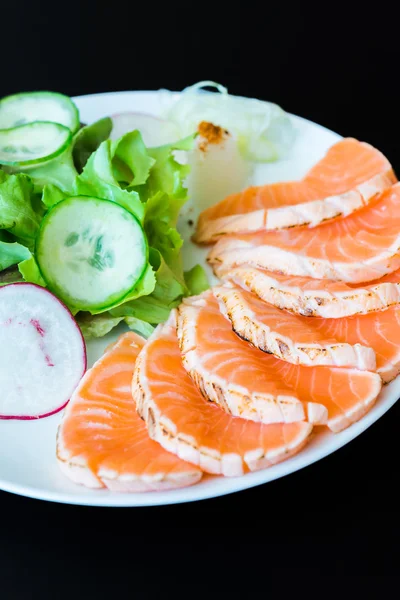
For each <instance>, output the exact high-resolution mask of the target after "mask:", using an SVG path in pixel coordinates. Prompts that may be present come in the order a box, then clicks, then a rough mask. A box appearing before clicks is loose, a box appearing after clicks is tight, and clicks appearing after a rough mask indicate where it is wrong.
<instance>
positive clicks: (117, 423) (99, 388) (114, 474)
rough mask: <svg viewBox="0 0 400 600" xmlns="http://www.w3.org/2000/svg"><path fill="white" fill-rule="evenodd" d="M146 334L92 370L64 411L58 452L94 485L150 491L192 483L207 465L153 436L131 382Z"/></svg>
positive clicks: (71, 470) (70, 470) (77, 477)
mask: <svg viewBox="0 0 400 600" xmlns="http://www.w3.org/2000/svg"><path fill="white" fill-rule="evenodd" d="M144 343H145V340H143V339H142V338H141V337H139V336H138V335H136V334H134V333H127V334H125V335H123V336H121V337H120V338H119V340H118V342H117V343H116V344H115V345H114V346H113V347H112V348H111V349H110V350H109V351H108V352H106V354H105V355H104V356H102V357H101V358H100V360H98V361H97V362H96V364H95V365H94V366H93V367H92V368H91V369H90V370H89V371H88V372H87V373H86V375H85V376H84V378H83V379H82V381H81V383H80V384H79V386H78V388H77V389H76V391H75V393H74V395H73V396H72V398H71V400H70V402H69V404H68V406H67V408H66V410H65V413H64V416H63V420H62V422H61V425H60V427H59V430H58V436H57V458H58V462H59V465H60V467H61V468H62V470H63V471H64V473H65V474H66V475H67V476H68V477H70V479H72V480H73V481H75V482H76V483H81V484H84V485H86V486H88V487H93V488H102V487H106V488H108V489H110V490H112V491H117V492H147V491H153V490H168V489H172V488H178V487H183V486H187V485H192V484H193V483H196V482H197V481H199V480H200V479H201V476H202V473H201V471H200V470H199V469H198V468H197V467H196V466H194V465H191V464H189V463H186V462H184V461H182V460H180V459H179V458H177V457H176V456H174V455H173V454H170V453H169V452H166V451H165V450H164V449H163V448H162V447H161V446H160V445H159V444H157V443H156V442H154V441H153V440H151V439H150V438H149V436H148V433H147V428H146V425H145V423H144V422H143V421H142V420H141V418H140V417H139V415H138V414H137V412H136V407H135V402H134V400H133V398H132V393H131V384H132V375H133V369H134V366H135V361H136V358H137V355H138V354H139V352H140V350H141V349H142V348H143V345H144Z"/></svg>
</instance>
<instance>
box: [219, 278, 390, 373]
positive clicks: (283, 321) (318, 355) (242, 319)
mask: <svg viewBox="0 0 400 600" xmlns="http://www.w3.org/2000/svg"><path fill="white" fill-rule="evenodd" d="M213 293H214V296H215V297H216V298H217V299H218V300H219V301H220V309H221V312H222V313H223V314H224V315H225V316H226V317H227V318H228V319H229V321H230V322H231V325H232V329H233V330H234V331H235V333H236V334H237V335H238V336H239V337H241V338H242V339H244V340H246V341H248V342H251V343H252V344H253V345H254V346H255V347H256V348H259V349H260V350H262V351H263V352H268V353H269V354H273V355H274V356H276V357H277V358H280V359H282V360H286V361H287V362H290V363H293V364H295V365H305V366H311V367H316V366H318V365H320V366H323V365H325V366H336V367H354V368H356V369H360V370H366V371H375V369H376V359H375V352H374V351H373V349H372V348H371V347H368V345H366V346H363V345H362V344H360V343H358V342H359V340H358V339H357V333H358V331H357V330H356V331H355V332H354V333H353V335H352V332H351V331H349V328H350V327H352V326H353V327H356V328H357V326H358V325H359V321H360V320H361V319H360V317H358V318H356V319H355V320H354V319H353V320H352V319H351V318H348V319H330V320H327V319H309V318H307V317H301V316H298V315H294V314H292V313H290V312H287V311H283V310H280V309H279V308H276V307H275V306H273V305H272V304H267V303H266V302H264V301H263V300H260V299H259V298H257V296H255V295H254V294H252V293H250V292H246V291H245V290H242V289H239V288H234V287H227V286H218V287H215V288H214V290H213ZM375 321H378V323H375V324H378V325H379V319H375ZM370 324H371V325H372V323H371V321H370ZM366 333H367V334H368V331H367V332H366ZM371 333H373V332H372V331H371ZM399 334H400V329H399ZM375 335H376V334H375ZM367 337H368V336H367ZM370 337H372V336H370ZM350 339H351V341H350ZM369 345H370V344H369Z"/></svg>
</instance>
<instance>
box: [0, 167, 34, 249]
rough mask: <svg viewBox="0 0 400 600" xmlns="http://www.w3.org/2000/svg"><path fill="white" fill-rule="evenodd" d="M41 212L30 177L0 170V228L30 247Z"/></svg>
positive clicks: (32, 244)
mask: <svg viewBox="0 0 400 600" xmlns="http://www.w3.org/2000/svg"><path fill="white" fill-rule="evenodd" d="M42 214H43V212H42V209H41V207H40V204H38V203H37V201H36V198H35V197H34V186H33V183H32V181H31V179H30V177H28V176H27V175H24V174H18V175H8V174H7V173H4V171H0V229H5V230H7V231H8V232H10V233H12V234H13V235H14V236H15V238H16V241H18V242H20V243H22V244H24V245H26V246H27V247H28V248H32V247H33V246H34V242H35V237H36V234H37V232H38V231H39V225H40V221H41V218H42Z"/></svg>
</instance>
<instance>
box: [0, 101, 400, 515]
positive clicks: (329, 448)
mask: <svg viewBox="0 0 400 600" xmlns="http://www.w3.org/2000/svg"><path fill="white" fill-rule="evenodd" d="M158 92H159V90H122V91H111V92H99V93H92V94H83V95H79V96H73V97H72V100H74V101H80V100H84V99H85V100H89V101H90V100H94V101H95V100H96V99H97V98H100V97H106V96H132V95H138V96H140V95H145V94H151V95H154V94H157V93H158ZM173 93H176V94H179V92H174V91H173ZM288 114H289V115H290V117H291V118H294V120H295V122H296V121H297V122H302V123H304V124H306V125H312V126H313V127H317V128H319V129H321V130H323V131H325V132H328V133H329V134H333V135H335V136H339V137H342V136H340V134H338V133H336V132H335V131H332V130H331V129H329V128H327V127H325V126H324V125H320V124H319V123H315V122H313V121H310V120H309V119H306V118H304V117H301V116H299V115H295V114H293V113H288ZM389 385H390V384H389ZM397 387H399V386H397ZM383 389H384V388H383ZM386 389H387V388H386ZM399 392H400V390H399ZM399 395H400V393H396V392H393V397H390V398H388V399H387V400H386V401H385V402H384V403H379V402H378V403H377V404H375V405H374V406H373V407H372V409H371V410H370V411H369V412H368V413H367V414H366V415H365V416H364V417H363V418H362V419H361V420H360V421H357V422H356V423H354V424H353V425H351V426H350V427H348V428H347V429H345V430H344V431H342V432H340V433H338V434H335V435H334V437H332V438H331V439H330V443H329V442H328V443H322V445H321V447H319V448H316V449H314V451H313V453H312V455H311V456H308V455H307V454H305V455H304V453H302V452H300V453H299V454H297V455H295V456H294V457H292V458H291V459H290V460H289V461H286V462H282V463H279V464H278V465H275V466H273V467H269V468H268V469H263V470H260V471H255V472H252V473H247V474H246V475H242V476H240V477H225V478H222V477H218V480H219V481H221V482H222V483H221V484H220V486H221V488H222V489H217V490H214V486H212V485H210V486H205V487H199V486H197V485H193V486H190V487H188V488H183V489H177V490H170V491H165V492H152V493H150V492H149V493H145V494H143V493H142V494H139V493H134V494H132V493H115V492H110V491H108V490H104V489H99V490H91V489H88V488H85V487H83V486H80V485H78V484H75V485H76V488H77V493H76V494H75V493H71V492H68V491H65V492H64V491H56V490H55V491H51V490H42V489H40V488H38V489H37V488H34V487H33V486H31V485H23V484H20V483H14V482H10V481H8V480H6V479H4V478H2V477H0V491H4V492H8V493H11V494H16V495H20V496H24V497H27V498H32V499H36V500H44V501H46V502H56V503H60V504H69V505H76V506H96V507H97V506H98V507H104V508H106V507H109V508H113V507H121V508H122V507H126V508H128V507H131V508H133V507H137V508H139V507H150V506H163V505H173V504H182V503H186V502H195V501H201V500H206V499H211V498H217V497H220V496H226V495H229V494H233V493H235V492H239V491H244V490H246V489H250V488H253V487H256V486H259V485H263V484H266V483H269V482H271V481H275V480H276V479H281V478H282V477H286V476H287V475H290V474H291V473H295V472H297V471H300V470H302V469H304V468H306V467H308V466H310V465H312V464H314V463H316V462H318V461H320V460H323V459H324V458H326V457H327V456H329V455H331V454H333V453H335V452H336V451H337V450H340V448H342V447H343V446H345V445H347V444H348V443H350V442H352V441H353V440H355V439H356V438H357V437H358V436H359V435H360V434H361V433H363V432H364V431H365V430H366V429H368V428H369V427H371V426H372V425H373V424H374V423H376V422H377V421H378V420H379V419H380V418H381V417H382V416H383V415H384V414H385V413H386V412H388V411H389V410H390V409H391V408H392V407H393V406H394V405H395V404H396V402H397V401H398V400H399ZM50 418H51V417H50ZM333 441H334V443H333ZM311 443H312V442H311ZM308 447H310V446H308ZM275 467H279V470H278V472H277V473H276V474H275V471H276V469H275ZM223 484H225V485H223Z"/></svg>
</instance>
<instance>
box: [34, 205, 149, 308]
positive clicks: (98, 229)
mask: <svg viewBox="0 0 400 600" xmlns="http://www.w3.org/2000/svg"><path fill="white" fill-rule="evenodd" d="M36 259H37V262H38V264H39V268H40V270H41V273H42V275H43V277H44V279H45V281H46V283H47V285H48V287H49V289H50V290H52V291H53V292H55V294H56V295H57V296H59V297H60V298H61V299H63V300H64V301H65V302H66V303H67V304H68V305H69V306H71V307H72V308H74V309H78V310H87V311H90V310H99V309H103V308H104V309H106V308H107V307H109V306H111V305H112V304H114V303H115V302H117V301H119V300H120V299H122V298H123V297H124V296H126V295H127V294H128V292H129V291H130V290H131V289H132V288H133V287H134V286H135V284H136V283H137V282H138V281H139V279H140V278H141V276H142V275H143V273H144V271H145V269H146V265H147V260H148V247H147V240H146V237H145V234H144V231H143V229H142V227H141V226H140V224H139V222H138V221H137V220H136V218H135V217H134V216H133V215H132V214H131V213H130V212H128V211H127V210H126V209H125V208H123V207H122V206H120V205H119V204H116V203H115V202H112V201H110V200H99V199H98V198H91V197H88V196H76V197H73V198H67V199H66V200H63V201H62V202H59V203H58V204H56V205H55V206H54V208H52V209H51V210H50V211H49V212H48V213H47V214H46V215H45V217H44V219H43V221H42V224H41V228H40V232H39V236H38V239H37V244H36Z"/></svg>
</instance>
